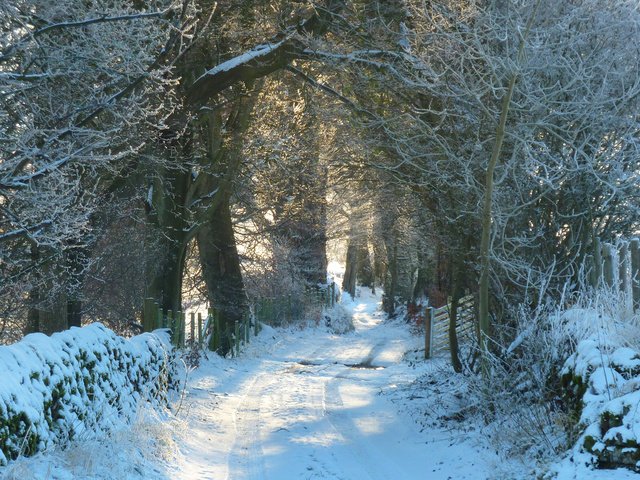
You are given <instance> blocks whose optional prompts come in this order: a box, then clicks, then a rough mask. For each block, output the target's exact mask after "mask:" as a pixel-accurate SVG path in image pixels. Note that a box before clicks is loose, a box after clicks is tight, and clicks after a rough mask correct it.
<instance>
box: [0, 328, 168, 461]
mask: <svg viewBox="0 0 640 480" xmlns="http://www.w3.org/2000/svg"><path fill="white" fill-rule="evenodd" d="M177 381H178V371H177V366H176V362H175V361H174V354H173V351H172V349H171V345H170V342H169V336H168V334H167V333H166V332H165V331H156V332H154V333H145V334H142V335H138V336H136V337H133V338H131V339H130V340H126V339H124V338H122V337H119V336H118V335H116V334H115V333H113V332H112V331H111V330H109V329H107V328H106V327H104V326H102V325H100V324H93V325H89V326H87V327H84V328H72V329H71V330H68V331H65V332H61V333H56V334H54V335H52V336H51V337H48V336H46V335H43V334H39V333H36V334H31V335H27V336H26V337H25V338H24V339H23V340H22V341H20V342H18V343H16V344H14V345H10V346H4V347H0V465H2V464H6V462H7V461H8V460H10V459H14V458H16V457H17V456H18V455H32V454H34V453H35V452H38V451H41V450H43V449H45V448H47V447H49V446H51V445H53V444H64V443H65V442H67V441H69V440H71V439H73V438H78V437H79V436H80V437H81V438H91V437H93V436H96V435H99V434H100V432H106V431H109V430H110V429H112V428H114V427H116V426H117V425H121V424H122V422H131V421H132V420H133V419H134V417H135V415H136V413H137V410H138V406H139V404H140V402H144V401H150V402H151V403H153V404H154V405H156V406H159V405H162V404H166V402H167V395H168V391H169V389H170V388H172V387H173V386H174V384H175V382H177Z"/></svg>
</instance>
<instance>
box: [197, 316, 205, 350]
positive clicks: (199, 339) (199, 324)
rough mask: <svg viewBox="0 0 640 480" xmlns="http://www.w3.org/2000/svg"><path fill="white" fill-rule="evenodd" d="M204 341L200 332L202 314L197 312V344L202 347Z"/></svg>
mask: <svg viewBox="0 0 640 480" xmlns="http://www.w3.org/2000/svg"><path fill="white" fill-rule="evenodd" d="M203 341H204V332H203V331H202V313H200V312H198V343H199V344H200V346H202V343H203Z"/></svg>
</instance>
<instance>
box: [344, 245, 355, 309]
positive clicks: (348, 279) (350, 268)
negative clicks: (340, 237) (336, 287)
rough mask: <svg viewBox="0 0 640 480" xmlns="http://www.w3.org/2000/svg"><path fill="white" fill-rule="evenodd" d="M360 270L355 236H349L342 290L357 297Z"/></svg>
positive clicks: (352, 296)
mask: <svg viewBox="0 0 640 480" xmlns="http://www.w3.org/2000/svg"><path fill="white" fill-rule="evenodd" d="M357 271H358V246H357V245H356V240H355V239H354V238H353V237H350V238H349V245H348V246H347V260H346V262H345V270H344V279H343V280H342V290H344V291H345V292H347V293H348V294H349V295H351V298H356V277H357Z"/></svg>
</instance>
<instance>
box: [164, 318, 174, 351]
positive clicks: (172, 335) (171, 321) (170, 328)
mask: <svg viewBox="0 0 640 480" xmlns="http://www.w3.org/2000/svg"><path fill="white" fill-rule="evenodd" d="M165 327H166V328H168V329H169V330H171V343H173V344H174V345H176V331H175V329H174V327H173V310H167V324H166V325H165Z"/></svg>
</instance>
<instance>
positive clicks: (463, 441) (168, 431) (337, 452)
mask: <svg viewBox="0 0 640 480" xmlns="http://www.w3.org/2000/svg"><path fill="white" fill-rule="evenodd" d="M378 301H379V299H378V298H376V297H373V296H371V295H370V294H368V293H367V292H366V291H364V289H363V292H362V295H361V297H360V298H358V299H357V300H356V301H350V300H349V299H348V298H346V299H344V303H343V307H344V308H346V309H347V310H348V311H349V312H350V313H352V314H353V323H354V327H355V329H354V330H353V331H352V332H350V333H347V334H344V335H336V334H334V333H332V332H331V331H330V330H329V329H327V328H326V327H324V326H315V325H308V326H307V327H308V328H289V329H278V330H274V329H271V328H269V327H265V329H264V330H263V331H262V333H261V334H260V336H259V337H258V338H254V339H253V340H252V343H251V344H250V345H249V346H248V347H247V348H246V349H245V351H244V352H243V354H242V355H241V356H240V357H239V358H235V359H222V358H220V357H218V356H217V355H211V354H210V355H209V358H208V359H204V360H203V361H202V363H201V365H200V367H199V368H198V369H197V370H194V371H192V372H191V373H190V375H189V378H188V381H187V389H186V392H185V398H184V399H183V401H182V403H181V404H180V406H179V410H178V411H177V413H176V415H167V416H161V417H159V416H157V415H151V414H150V413H149V412H140V415H139V420H138V421H137V422H136V424H135V425H134V427H133V428H132V429H126V430H122V431H120V432H116V433H115V434H114V435H113V436H112V437H111V438H110V439H108V440H107V441H103V442H95V441H93V442H75V443H74V444H73V445H72V446H71V447H70V448H67V449H66V450H64V451H59V450H55V451H49V452H45V453H44V454H39V455H37V456H35V457H33V458H29V459H20V460H18V461H16V462H14V463H13V464H11V465H10V466H9V467H7V468H5V469H4V470H1V469H0V475H3V474H4V477H3V478H8V479H32V478H33V479H64V480H67V479H75V478H82V479H84V478H86V479H112V478H119V479H203V480H207V479H211V480H213V479H221V480H226V479H229V480H250V479H251V480H253V479H255V480H258V479H271V480H298V479H341V480H360V479H394V480H396V479H400V480H401V479H434V480H438V479H443V480H444V479H492V478H495V479H509V478H513V479H519V478H533V477H532V473H530V472H531V469H530V468H528V467H527V466H525V465H522V464H521V463H518V462H516V461H507V460H506V459H505V458H503V457H500V456H499V455H498V454H497V453H496V452H495V451H494V450H493V449H491V448H490V446H489V443H488V442H487V441H486V438H485V434H486V432H485V431H484V429H483V427H482V425H481V424H480V422H478V421H477V420H473V419H465V421H462V422H461V421H459V420H460V419H459V418H458V419H456V418H454V417H455V414H456V413H457V412H458V410H459V408H460V406H461V405H462V404H464V401H465V399H464V398H463V393H461V392H464V390H457V389H456V388H455V386H453V384H452V383H451V371H450V370H449V369H448V367H447V366H446V361H445V360H444V359H436V360H434V361H429V362H424V361H422V360H421V359H420V356H421V352H420V351H419V350H420V346H421V345H422V338H420V336H415V335H412V334H411V333H410V332H409V329H408V326H407V325H406V324H405V323H404V322H402V321H389V320H385V319H384V316H383V314H382V313H380V312H379V311H378ZM443 377H449V380H448V383H447V382H445V381H443ZM417 378H420V382H419V384H418V383H416V384H414V383H413V382H414V381H415V380H416V379H417ZM450 417H451V418H450ZM560 470H561V471H562V472H563V474H562V475H563V476H562V478H567V479H569V478H575V479H579V478H587V477H585V476H584V475H585V474H589V475H588V478H598V479H620V478H633V474H632V473H630V472H628V471H619V472H612V471H611V472H597V474H596V475H595V476H592V475H593V473H594V472H591V471H589V470H586V469H582V470H578V469H574V468H573V466H572V465H571V462H568V461H566V462H565V464H563V465H562V466H561V467H560Z"/></svg>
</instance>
